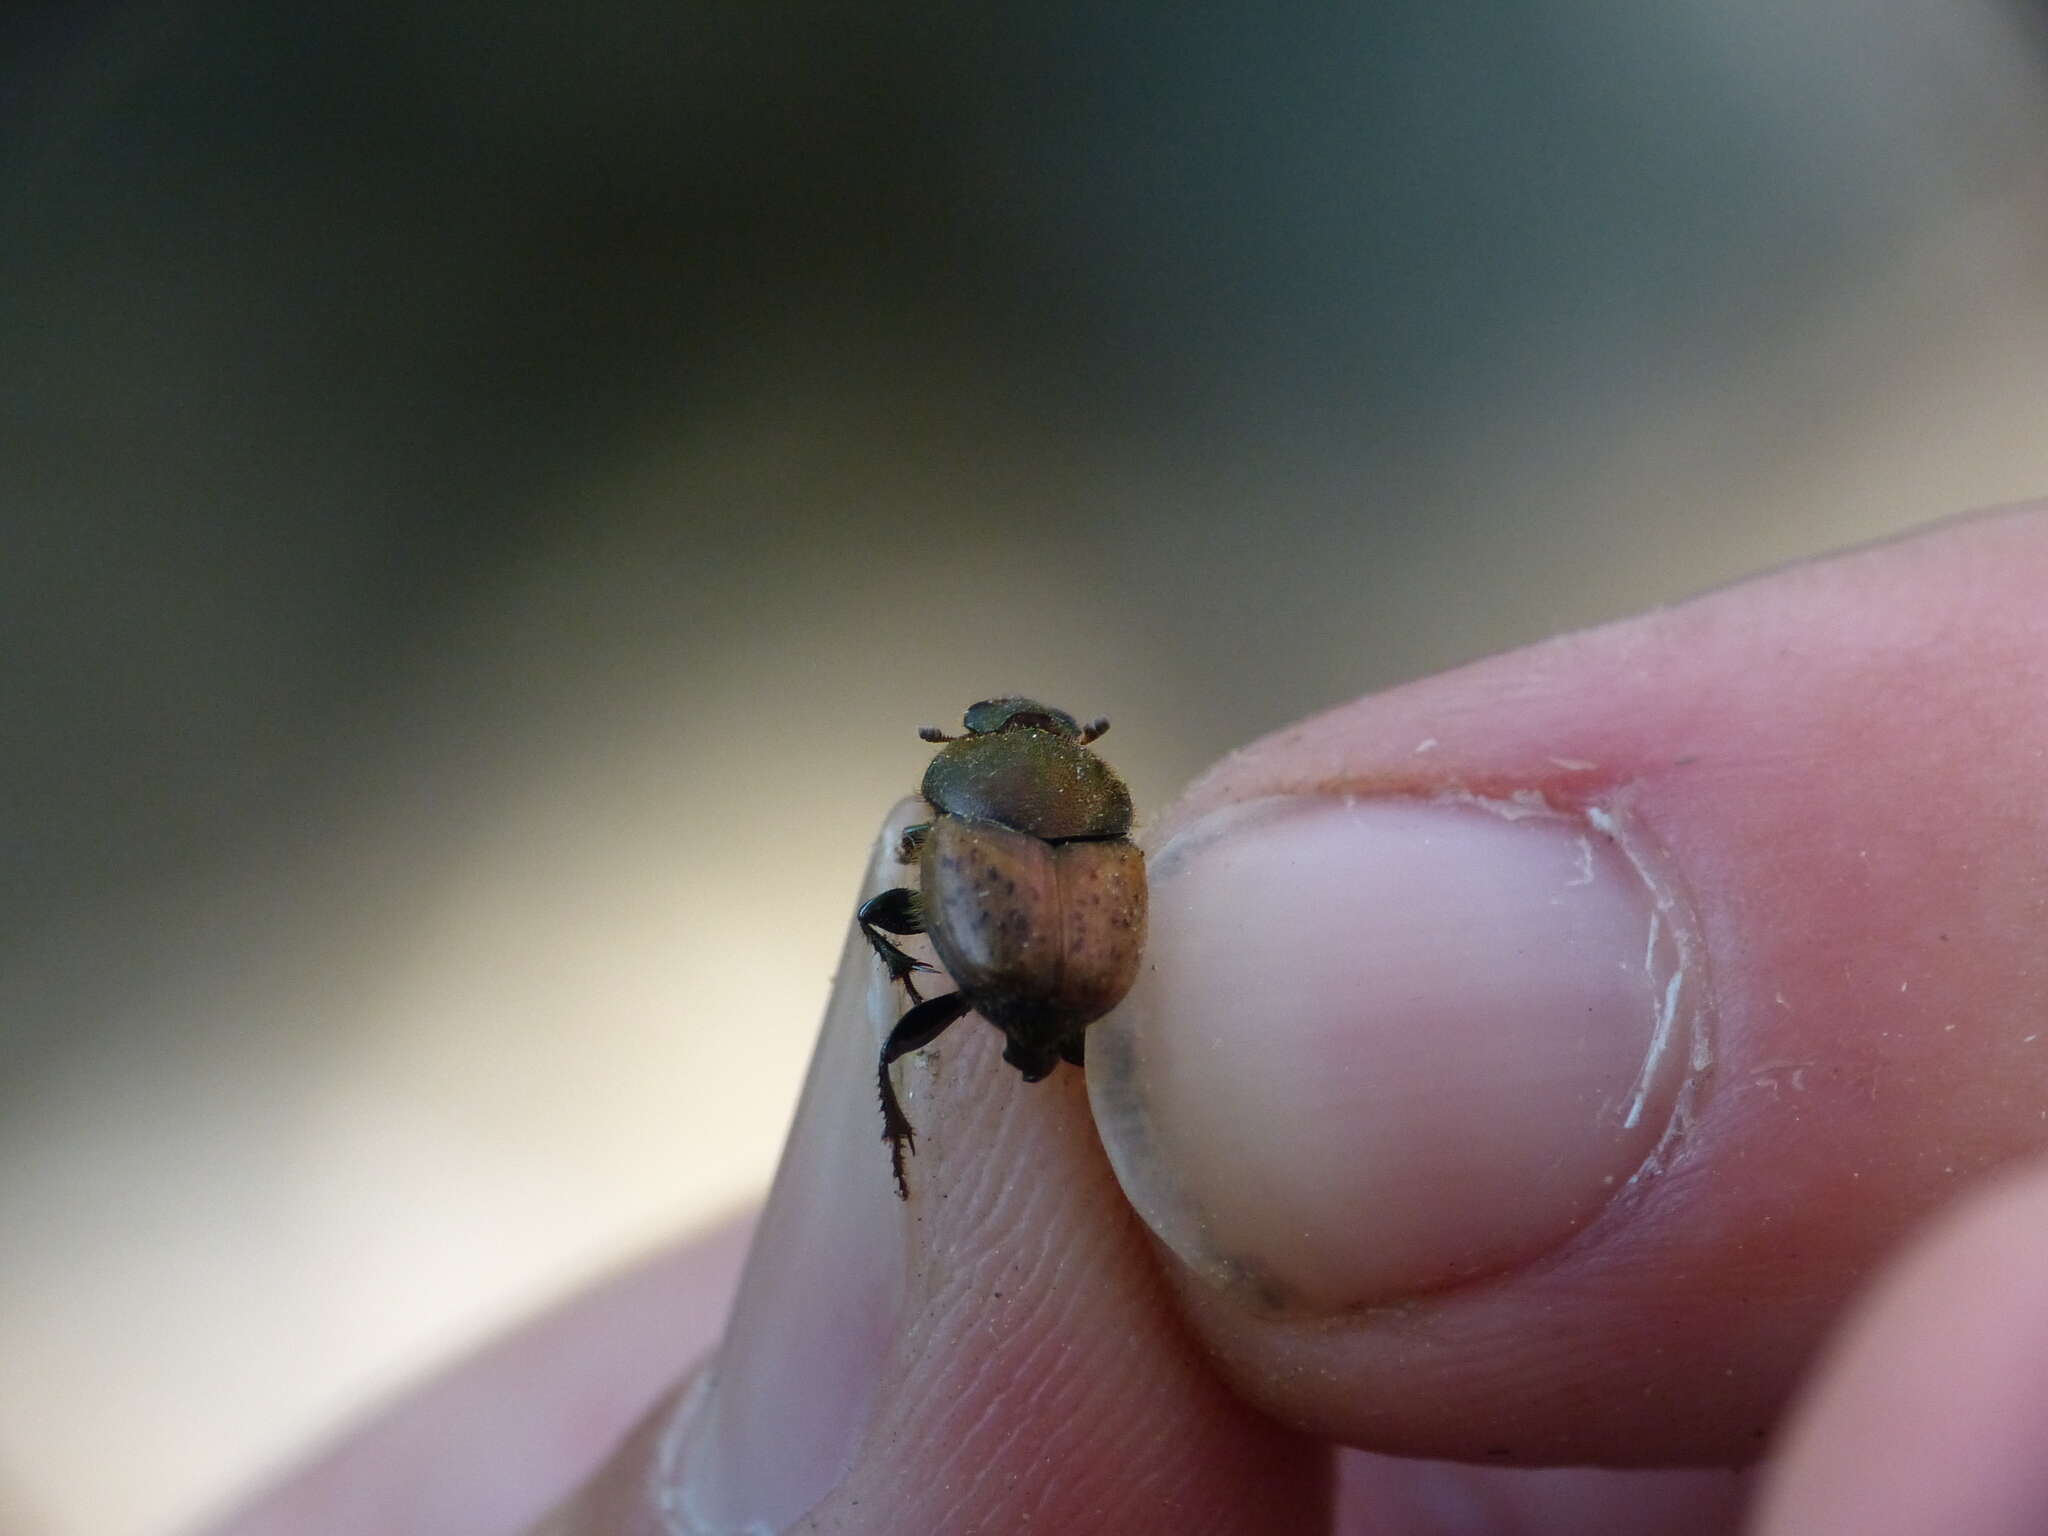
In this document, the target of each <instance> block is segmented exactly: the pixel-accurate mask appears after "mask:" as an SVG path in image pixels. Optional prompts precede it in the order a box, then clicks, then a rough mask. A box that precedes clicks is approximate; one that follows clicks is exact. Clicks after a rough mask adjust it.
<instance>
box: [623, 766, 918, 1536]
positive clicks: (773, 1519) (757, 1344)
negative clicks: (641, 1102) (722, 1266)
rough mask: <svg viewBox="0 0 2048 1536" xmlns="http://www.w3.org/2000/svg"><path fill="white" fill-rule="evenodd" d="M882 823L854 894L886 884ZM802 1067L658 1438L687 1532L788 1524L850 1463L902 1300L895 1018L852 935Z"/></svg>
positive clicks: (893, 871)
mask: <svg viewBox="0 0 2048 1536" xmlns="http://www.w3.org/2000/svg"><path fill="white" fill-rule="evenodd" d="M919 809H922V807H921V806H920V805H918V804H917V803H916V802H908V801H906V802H905V803H904V804H902V805H899V806H898V807H897V808H896V810H895V812H894V813H892V815H891V816H890V819H889V821H888V822H887V824H885V826H884V827H883V830H882V835H881V837H880V839H879V840H878V842H877V844H876V848H875V853H874V856H873V858H872V859H871V860H870V862H869V866H868V872H867V877H866V879H865V880H864V881H863V883H862V886H861V892H860V898H859V899H861V900H865V899H866V898H867V897H868V896H872V895H874V894H875V893H876V892H877V891H880V890H883V889H885V888H886V887H887V886H889V885H892V884H896V883H899V882H900V879H901V875H902V867H901V866H900V865H899V864H897V863H896V862H895V859H894V856H893V850H894V849H895V847H896V843H897V839H898V838H899V837H900V836H901V834H902V830H903V828H904V827H905V826H906V825H908V824H909V823H910V822H911V821H913V820H915V819H917V817H916V811H917V810H919ZM852 911H853V907H852V906H849V907H848V908H847V912H848V917H849V932H850V937H849V938H848V940H847V945H846V949H845V952H844V953H843V954H842V955H841V957H840V962H839V973H838V975H837V977H836V978H835V979H834V981H833V984H832V995H831V999H830V1001H829V1003H828V1004H827V1006H826V1012H825V1024H824V1028H823V1030H822V1032H821V1034H820V1037H819V1041H818V1048H817V1051H816V1053H815V1054H814V1055H813V1056H812V1058H811V1069H810V1075H809V1077H808V1078H807V1079H806V1081H805V1083H804V1091H803V1096H802V1098H801V1100H800V1101H799V1103H798V1106H797V1113H796V1120H795V1123H794V1124H793V1125H792V1127H791V1129H790V1134H789V1141H788V1143H787V1145H786V1146H785V1147H784V1149H783V1154H782V1165H781V1167H780V1169H779V1170H778V1171H777V1173H776V1176H775V1184H774V1187H773V1189H772V1190H771V1191H770V1192H769V1196H768V1204H767V1206H766V1208H765V1209H764V1210H763V1212H762V1216H761V1224H760V1227H759V1229H758V1230H757V1233H756V1236H755V1239H754V1246H753V1250H752V1252H751V1253H750V1254H749V1255H748V1259H747V1265H746V1270H745V1273H744V1274H743V1276H742V1278H741V1281H740V1290H739V1295H738V1297H737V1299H736V1300H735V1302H734V1305H733V1314H732V1321H731V1322H730V1324H729V1325H728V1326H727V1330H726V1335H725V1338H724V1340H723V1342H722V1343H721V1344H720V1346H719V1350H718V1354H717V1357H716V1359H715V1360H714V1361H713V1362H712V1365H711V1368H710V1369H709V1370H708V1371H707V1372H706V1373H705V1374H704V1375H703V1376H702V1377H701V1378H700V1380H699V1383H698V1385H697V1387H696V1388H695V1389H694V1390H693V1391H692V1392H691V1393H690V1394H689V1396H688V1399H687V1400H686V1401H685V1402H684V1403H683V1405H682V1407H681V1408H680V1410H679V1411H678V1414H677V1417H676V1421H675V1423H674V1424H673V1425H672V1426H671V1428H670V1431H669V1434H668V1437H667V1440H666V1443H665V1445H664V1450H663V1455H662V1464H663V1473H662V1476H663V1481H664V1486H663V1488H662V1489H661V1490H660V1492H659V1501H660V1503H661V1505H662V1510H663V1513H664V1515H665V1516H666V1517H667V1522H668V1524H669V1526H670V1528H671V1529H673V1530H675V1531H677V1532H686V1533H690V1536H699V1533H701V1536H724V1533H728V1532H735V1533H737V1532H745V1533H747V1536H757V1533H758V1536H765V1533H768V1532H772V1531H781V1530H785V1529H788V1528H789V1527H790V1526H792V1525H794V1524H796V1523H797V1522H798V1521H800V1520H801V1519H802V1518H803V1516H804V1513H805V1512H806V1511H807V1510H809V1509H811V1508H812V1507H813V1506H814V1505H816V1504H817V1503H818V1502H819V1500H821V1499H822V1498H824V1497H825V1495H826V1494H828V1493H830V1492H831V1491H832V1490H833V1489H834V1488H835V1487H837V1486H838V1485H839V1483H840V1482H841V1481H842V1480H843V1479H844V1478H845V1477H846V1475H847V1473H848V1472H849V1471H850V1470H851V1468H852V1464H853V1457H854V1452H855V1448H856V1446H857V1445H858V1443H859V1440H860V1437H861V1433H862V1431H863V1429H864V1427H865V1426H866V1424H867V1420H868V1415H869V1411H870V1408H871V1407H872V1403H873V1399H874V1394H875V1388H876V1385H877V1383H878V1382H879V1380H880V1379H881V1375H882V1369H883V1364H884V1361H885V1360H886V1358H887V1356H888V1353H889V1351H890V1348H891V1346H892V1342H893V1340H894V1338H895V1335H896V1332H897V1326H898V1320H899V1313H900V1310H901V1308H902V1305H903V1300H904V1296H905V1287H906V1283H907V1282H906V1278H905V1264H906V1257H905V1248H904V1238H903V1219H904V1218H903V1215H902V1207H901V1206H900V1205H899V1204H898V1202H897V1200H896V1198H895V1195H894V1192H893V1186H892V1185H891V1183H890V1179H889V1156H888V1152H887V1149H886V1148H885V1147H884V1145H883V1143H882V1139H881V1116H880V1114H879V1112H878V1111H877V1109H876V1106H875V1098H874V1087H873V1085H874V1078H875V1057H876V1052H877V1049H878V1048H879V1046H880V1043H881V1039H882V1030H883V1028H884V1025H885V1023H886V1022H887V1021H889V1020H892V1019H893V1018H894V1016H895V1013H896V1012H898V1011H900V1004H898V1003H897V1002H896V1001H895V999H893V998H892V997H891V996H890V992H889V985H888V979H887V977H886V975H885V973H884V972H883V970H882V968H881V967H880V966H879V965H876V964H875V963H874V957H873V955H872V954H871V953H870V951H869V950H868V948H867V945H866V944H865V943H864V942H863V941H862V940H861V938H860V936H859V933H858V931H857V930H852V929H851V926H850V923H851V915H852Z"/></svg>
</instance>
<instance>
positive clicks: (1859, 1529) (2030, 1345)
mask: <svg viewBox="0 0 2048 1536" xmlns="http://www.w3.org/2000/svg"><path fill="white" fill-rule="evenodd" d="M1932 1225H1933V1228H1934V1230H1933V1231H1932V1232H1930V1233H1929V1234H1928V1236H1927V1237H1926V1238H1925V1239H1924V1240H1923V1241H1921V1242H1919V1243H1918V1244H1917V1245H1915V1247H1914V1249H1913V1250H1912V1251H1911V1252H1910V1253H1909V1254H1908V1255H1907V1257H1906V1258H1905V1259H1904V1260H1903V1261H1901V1262H1900V1263H1899V1264H1898V1265H1896V1266H1895V1267H1894V1268H1893V1269H1892V1270H1891V1271H1890V1272H1888V1273H1887V1274H1886V1275H1885V1276H1884V1277H1883V1279H1882V1281H1881V1282H1880V1283H1879V1284H1878V1285H1877V1286H1876V1287H1875V1290H1874V1294H1872V1295H1871V1296H1870V1297H1869V1298H1868V1299H1867V1300H1866V1301H1865V1302H1864V1303H1863V1304H1862V1305H1860V1306H1859V1307H1858V1308H1857V1310H1856V1312H1855V1314H1854V1316H1853V1317H1852V1318H1851V1320H1850V1322H1849V1324H1848V1326H1847V1327H1846V1329H1845V1330H1844V1332H1843V1336H1842V1337H1841V1338H1840V1340H1839V1341H1838V1342H1836V1343H1835V1344H1833V1345H1832V1346H1831V1347H1830V1349H1829V1351H1828V1356H1827V1359H1826V1361H1825V1362H1824V1366H1823V1368H1822V1369H1821V1370H1820V1371H1818V1372H1817V1373H1816V1376H1815V1380H1814V1382H1813V1384H1812V1386H1811V1387H1810V1388H1809V1389H1808V1390H1807V1391H1806V1392H1805V1393H1803V1394H1802V1397H1803V1399H1804V1400H1803V1402H1802V1404H1801V1406H1800V1408H1799V1409H1798V1411H1797V1412H1796V1413H1795V1414H1794V1417H1793V1423H1792V1424H1791V1426H1790V1431H1789V1433H1788V1435H1787V1436H1786V1439H1785V1443H1784V1445H1783V1447H1782V1454H1781V1455H1780V1456H1779V1457H1778V1458H1777V1465H1776V1467H1775V1469H1774V1473H1773V1476H1772V1478H1771V1480H1770V1484H1769V1486H1768V1487H1767V1489H1766V1492H1765V1495H1764V1498H1763V1501H1762V1504H1763V1507H1762V1510H1761V1512H1760V1514H1759V1517H1758V1520H1757V1523H1756V1525H1755V1526H1754V1527H1753V1530H1754V1532H1755V1536H1917V1533H1919V1532H1922V1531H1941V1532H1944V1533H1946V1536H2033V1533H2035V1532H2039V1531H2042V1530H2044V1529H2048V1458H2044V1457H2043V1456H2042V1454H2041V1425H2042V1423H2043V1422H2044V1421H2048V1307H2044V1306H2043V1305H2042V1302H2043V1301H2044V1299H2048V1168H2042V1167H2039V1166H2036V1167H2034V1168H2032V1169H2030V1170H2029V1171H2028V1173H2027V1174H2026V1175H2025V1176H2023V1177H2018V1178H2015V1179H2012V1180H2009V1181H2003V1182H2001V1183H2000V1184H1999V1185H1997V1186H1996V1187H1995V1188H1994V1189H1992V1190H1990V1191H1989V1192H1987V1193H1985V1194H1982V1195H1980V1196H1979V1197H1978V1198H1976V1199H1973V1200H1971V1201H1970V1202H1968V1204H1967V1205H1966V1207H1965V1208H1964V1209H1963V1210H1962V1211H1960V1212H1957V1213H1955V1214H1953V1215H1950V1216H1947V1217H1945V1218H1943V1219H1941V1220H1939V1221H1937V1222H1935V1223H1933V1224H1932Z"/></svg>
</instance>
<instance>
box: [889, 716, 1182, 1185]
mask: <svg viewBox="0 0 2048 1536" xmlns="http://www.w3.org/2000/svg"><path fill="white" fill-rule="evenodd" d="M961 724H962V726H963V728H964V729H963V733H962V734H961V735H958V736H949V735H947V734H946V733H945V732H944V731H941V730H939V729H937V728H936V727H933V726H926V727H924V728H923V729H922V730H920V731H919V732H918V735H919V736H921V737H922V738H923V739H924V740H926V741H929V742H932V743H934V744H936V745H937V746H938V748H939V750H938V752H937V754H936V755H935V756H934V757H933V758H932V760H931V764H930V766H929V767H927V768H926V769H925V772H924V782H923V783H922V785H921V786H920V787H919V790H918V793H919V794H920V795H921V796H923V798H924V799H925V800H926V801H927V802H929V804H930V805H931V808H932V812H933V815H932V819H931V820H930V821H924V822H919V823H918V824H916V825H915V826H912V827H909V828H906V829H905V831H904V833H903V838H902V842H901V844H900V845H899V846H898V848H897V858H898V861H899V862H901V863H904V864H912V863H914V864H916V865H917V866H918V884H917V886H916V888H914V889H913V888H912V887H909V886H899V887H897V888H896V889H894V890H889V891H883V892H882V893H881V894H880V895H878V896H874V897H872V898H870V899H869V900H867V901H865V902H863V903H862V904H861V907H860V910H859V911H858V913H856V914H855V921H856V922H857V923H858V924H859V925H860V931H861V933H862V934H863V935H865V936H866V938H867V941H868V943H869V944H870V945H871V946H873V948H874V951H875V954H876V956H877V957H878V958H879V959H880V960H881V962H882V964H883V965H884V966H886V967H887V968H888V972H889V977H890V979H891V980H892V981H897V982H901V983H902V984H903V990H904V991H905V992H907V993H908V994H909V995H910V1002H911V1007H910V1009H909V1011H908V1012H906V1013H905V1014H904V1015H903V1016H902V1017H901V1018H900V1019H898V1020H897V1021H896V1026H895V1028H893V1029H891V1030H890V1031H889V1036H888V1038H887V1039H886V1040H885V1041H884V1042H883V1043H882V1059H881V1065H880V1068H879V1071H878V1077H879V1080H880V1085H881V1094H882V1136H883V1139H884V1140H886V1141H887V1142H888V1143H889V1167H890V1171H891V1172H892V1173H893V1174H894V1175H895V1178H896V1193H897V1196H898V1198H900V1199H904V1200H907V1199H909V1198H910V1186H909V1183H908V1182H907V1181H906V1180H905V1178H904V1175H903V1158H904V1154H905V1153H906V1152H910V1153H914V1152H915V1151H916V1150H917V1137H916V1133H915V1132H914V1131H913V1130H912V1129H911V1125H910V1120H909V1118H908V1117H907V1116H906V1115H905V1114H904V1113H903V1106H902V1105H901V1104H900V1103H898V1102H897V1098H896V1087H895V1084H894V1082H893V1080H892V1079H891V1077H890V1073H889V1068H890V1065H891V1063H893V1062H894V1061H896V1060H897V1058H899V1057H901V1056H905V1055H908V1054H909V1053H910V1052H912V1051H915V1050H919V1049H921V1048H922V1047H924V1046H927V1045H929V1044H931V1043H932V1041H934V1040H936V1039H937V1038H938V1037H939V1036H940V1035H941V1034H942V1033H944V1031H945V1030H946V1029H947V1027H948V1026H950V1025H951V1024H953V1023H954V1022H955V1021H957V1020H958V1019H960V1018H962V1017H963V1016H964V1015H966V1014H967V1013H968V1012H969V1011H970V1010H971V1011H973V1012H975V1013H978V1014H980V1015H981V1016H982V1017H983V1018H984V1019H986V1020H988V1022H989V1023H991V1024H993V1025H994V1026H995V1027H996V1028H997V1029H999V1030H1001V1031H1002V1032H1003V1036H1004V1041H1005V1044H1004V1047H1003V1060H1004V1061H1006V1062H1008V1063H1009V1064H1010V1065H1011V1066H1013V1067H1015V1068H1016V1069H1017V1070H1018V1072H1020V1073H1021V1074H1023V1078H1024V1081H1025V1082H1027V1083H1035V1082H1038V1081H1040V1080H1041V1079H1043V1078H1045V1077H1047V1076H1049V1075H1050V1074H1051V1073H1052V1071H1053V1070H1054V1069H1055V1068H1056V1067H1057V1066H1058V1065H1059V1064H1060V1063H1061V1062H1062V1061H1070V1062H1072V1063H1073V1064H1074V1065H1075V1066H1077V1067H1078V1066H1081V1065H1082V1064H1083V1062H1084V1059H1085V1051H1084V1049H1083V1032H1084V1031H1085V1030H1086V1029H1087V1027H1088V1026H1089V1025H1090V1024H1092V1023H1094V1022H1095V1021H1096V1020H1097V1019H1099V1018H1101V1017H1102V1016H1103V1015H1104V1014H1105V1013H1108V1012H1109V1010H1110V1009H1112V1008H1114V1007H1115V1006H1116V1005H1117V1004H1118V1003H1119V1002H1120V1001H1122V999H1123V996H1124V994H1125V993H1126V992H1128V991H1129V990H1130V988H1131V982H1132V981H1133V980H1134V979H1136V977H1137V974H1138V959H1139V955H1140V953H1141V951H1142V950H1143V948H1144V944H1145V857H1144V855H1143V854H1142V853H1140V852H1139V851H1138V848H1137V845H1136V844H1135V843H1133V842H1132V841H1131V839H1130V831H1131V792H1130V790H1129V789H1127V788H1126V787H1125V786H1124V781H1123V780H1122V779H1120V778H1119V777H1117V774H1116V770H1115V769H1113V768H1111V767H1110V766H1109V764H1107V763H1105V762H1104V761H1103V760H1102V759H1101V758H1099V757H1097V756H1096V755H1095V754H1094V753H1093V752H1091V751H1090V750H1089V744H1090V743H1091V742H1093V741H1095V740H1096V739H1097V738H1099V737H1100V736H1101V735H1102V734H1103V733H1104V732H1105V731H1107V730H1108V729H1109V722H1108V721H1107V720H1094V721H1091V722H1089V723H1088V724H1087V725H1082V724H1080V723H1079V722H1078V721H1076V720H1075V719H1074V717H1073V716H1072V715H1070V714H1068V713H1067V712H1066V711H1065V710H1062V709H1054V708H1052V707H1051V706H1050V705H1046V704H1041V703H1039V702H1038V701H1037V700H1036V699H1026V698H1017V697H1006V698H1000V699H984V700H982V701H981V702H980V703H979V704H976V705H973V706H972V707H971V708H969V709H968V711H967V713H966V715H965V716H964V717H963V718H962V721H961ZM914 933H926V934H929V935H930V936H931V941H932V948H933V949H934V950H936V951H937V952H938V957H939V959H940V960H941V961H942V962H943V963H944V964H945V968H946V972H947V974H948V975H950V976H951V977H952V978H953V984H954V986H955V988H956V990H955V991H952V992H948V993H945V994H943V995H941V996H938V997H930V998H927V997H925V996H923V995H922V994H920V993H919V991H918V989H917V983H916V981H915V979H914V977H915V974H916V973H917V972H919V971H929V970H931V969H932V967H931V966H929V965H927V964H925V962H924V961H922V960H918V959H914V958H913V957H911V956H910V955H908V954H906V953H904V951H903V950H902V949H900V948H899V947H898V946H896V945H895V944H892V943H891V942H890V941H889V940H888V939H887V938H886V937H884V935H885V934H896V935H898V936H904V935H909V934H914Z"/></svg>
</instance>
